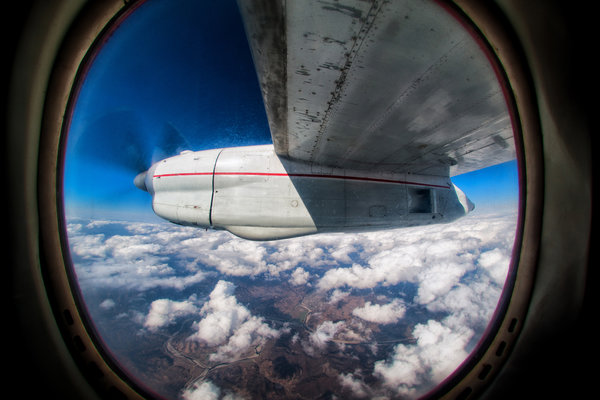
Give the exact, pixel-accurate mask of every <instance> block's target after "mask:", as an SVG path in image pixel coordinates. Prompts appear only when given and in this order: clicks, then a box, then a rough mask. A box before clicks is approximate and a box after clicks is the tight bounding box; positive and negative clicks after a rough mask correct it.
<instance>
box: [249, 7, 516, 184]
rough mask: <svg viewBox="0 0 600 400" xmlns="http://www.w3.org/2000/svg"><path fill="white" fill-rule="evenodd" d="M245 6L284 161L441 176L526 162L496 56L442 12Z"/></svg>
mask: <svg viewBox="0 0 600 400" xmlns="http://www.w3.org/2000/svg"><path fill="white" fill-rule="evenodd" d="M239 5H240V11H241V14H242V17H243V20H244V24H245V28H246V32H247V36H248V40H249V43H250V47H251V51H252V54H253V57H254V62H255V65H256V69H257V74H258V78H259V83H260V86H261V89H262V94H263V99H264V103H265V108H266V112H267V117H268V119H269V126H270V129H271V136H272V138H273V143H274V146H275V151H276V153H277V154H278V155H279V156H281V157H284V158H289V159H293V160H299V161H305V162H309V163H311V164H316V165H326V166H330V167H335V168H348V169H354V170H361V169H368V170H372V171H389V172H397V173H416V174H424V175H438V176H454V175H458V174H462V173H465V172H469V171H473V170H477V169H481V168H484V167H487V166H491V165H495V164H498V163H501V162H505V161H509V160H512V159H514V158H515V145H514V139H513V131H512V126H511V119H510V114H509V111H508V107H507V102H506V99H505V96H504V92H503V90H502V86H501V84H500V82H499V79H498V77H497V74H496V73H495V70H494V67H493V65H492V62H491V61H490V57H488V56H487V53H486V52H485V51H484V50H483V47H484V46H483V45H482V44H481V43H479V42H478V40H480V39H476V38H475V37H474V36H472V35H471V34H470V33H469V32H468V31H467V30H466V29H465V28H464V26H463V25H462V22H461V21H459V20H458V19H457V17H456V16H455V15H454V14H453V13H452V12H449V11H448V10H446V9H445V8H443V7H441V6H440V5H439V4H438V3H436V2H433V1H431V2H423V1H416V0H403V1H391V2H388V1H370V2H365V1H358V0H344V1H335V2H334V1H327V0H309V1H301V2H299V1H289V2H288V1H267V0H264V1H245V0H240V1H239Z"/></svg>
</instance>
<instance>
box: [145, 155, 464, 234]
mask: <svg viewBox="0 0 600 400" xmlns="http://www.w3.org/2000/svg"><path fill="white" fill-rule="evenodd" d="M134 183H135V185H136V186H137V187H138V188H140V189H142V190H145V191H147V192H148V193H150V194H151V195H152V207H153V209H154V212H155V213H156V214H157V215H158V216H159V217H161V218H164V219H166V220H168V221H171V222H174V223H176V224H181V225H190V226H198V227H203V228H213V229H226V230H228V231H229V232H231V233H233V234H234V235H237V236H239V237H242V238H246V239H252V240H273V239H283V238H289V237H294V236H302V235H308V234H313V233H318V232H346V231H369V230H379V229H387V228H398V227H407V226H416V225H426V224H432V223H442V222H450V221H453V220H455V219H457V218H459V217H461V216H464V215H466V214H467V213H468V212H470V211H471V210H472V209H473V208H474V206H473V203H471V201H470V200H469V199H468V198H467V197H466V196H465V194H464V193H463V192H462V191H461V190H460V189H458V188H457V187H456V186H454V185H453V184H452V182H451V181H450V178H447V177H438V176H426V175H415V174H409V173H403V174H398V173H387V172H369V171H358V170H345V169H337V168H329V167H325V166H317V165H311V164H309V163H303V162H298V161H290V160H286V159H284V158H280V157H279V156H277V155H276V154H275V152H274V150H273V146H272V145H264V146H247V147H232V148H224V149H215V150H204V151H197V152H191V151H184V152H182V153H181V154H179V155H178V156H175V157H171V158H167V159H164V160H162V161H160V162H158V163H156V164H154V165H153V166H152V167H150V168H149V169H148V170H147V171H145V172H142V173H141V174H139V175H138V176H137V177H136V178H135V181H134Z"/></svg>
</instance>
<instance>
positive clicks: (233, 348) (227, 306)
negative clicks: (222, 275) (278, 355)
mask: <svg viewBox="0 0 600 400" xmlns="http://www.w3.org/2000/svg"><path fill="white" fill-rule="evenodd" d="M234 290H235V286H234V285H233V284H232V283H231V282H226V281H223V280H221V281H219V282H218V283H217V285H216V286H215V288H214V290H213V291H212V293H211V294H210V296H209V301H208V302H206V303H205V304H204V306H203V307H202V309H201V311H200V313H201V315H202V316H203V318H202V319H201V320H200V321H199V322H197V323H195V324H194V329H195V333H194V334H193V335H191V336H190V337H189V339H191V340H199V341H202V342H204V343H206V344H207V345H209V346H217V349H216V352H215V353H213V354H211V356H210V359H211V360H212V361H222V360H226V359H233V358H236V357H239V356H240V355H242V354H244V353H246V352H247V351H248V350H249V349H251V348H255V347H256V346H259V345H261V344H263V343H264V342H265V341H266V340H268V339H272V338H276V337H278V336H279V332H278V331H277V330H276V329H272V328H270V327H269V325H267V324H266V323H265V322H264V320H263V318H260V317H256V316H254V315H252V314H251V313H250V311H249V310H248V309H247V308H246V307H244V306H243V305H241V304H239V303H238V302H237V299H236V298H235V295H234Z"/></svg>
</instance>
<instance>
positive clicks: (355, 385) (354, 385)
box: [339, 374, 370, 397]
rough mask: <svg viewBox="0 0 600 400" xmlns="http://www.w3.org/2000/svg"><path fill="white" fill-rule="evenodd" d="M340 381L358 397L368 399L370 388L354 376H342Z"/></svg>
mask: <svg viewBox="0 0 600 400" xmlns="http://www.w3.org/2000/svg"><path fill="white" fill-rule="evenodd" d="M339 380H340V383H341V384H342V386H343V387H344V388H346V389H348V390H349V391H350V392H352V394H353V395H354V396H356V397H368V396H369V392H370V390H369V387H368V386H367V385H366V384H365V383H364V382H362V381H360V380H359V379H356V378H354V377H353V376H352V374H340V375H339Z"/></svg>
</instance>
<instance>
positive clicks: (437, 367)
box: [374, 320, 473, 397]
mask: <svg viewBox="0 0 600 400" xmlns="http://www.w3.org/2000/svg"><path fill="white" fill-rule="evenodd" d="M413 335H414V337H415V338H416V340H417V344H416V345H404V344H399V345H397V346H396V347H395V348H394V354H393V355H392V357H391V359H390V360H388V361H378V362H376V363H375V367H374V373H375V375H376V376H379V377H380V378H382V379H383V381H384V384H385V385H386V386H388V387H389V388H391V389H394V390H395V391H396V392H397V394H398V395H401V396H408V397H414V396H416V395H421V394H423V393H422V391H423V390H427V389H430V388H431V387H433V385H434V384H436V383H439V382H440V381H442V380H443V379H444V378H446V377H447V376H448V375H450V374H451V373H452V372H453V371H454V370H455V369H456V368H457V367H458V366H459V364H460V363H461V362H462V361H463V360H464V359H465V358H466V357H467V355H468V353H467V352H466V351H465V345H466V344H467V342H468V341H469V340H470V339H471V337H472V335H473V332H472V331H471V330H470V329H468V328H463V329H462V330H459V331H456V330H452V329H450V328H449V327H447V326H445V325H443V324H442V323H440V322H438V321H434V320H429V321H428V322H427V324H419V325H417V326H415V328H414V330H413Z"/></svg>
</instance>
